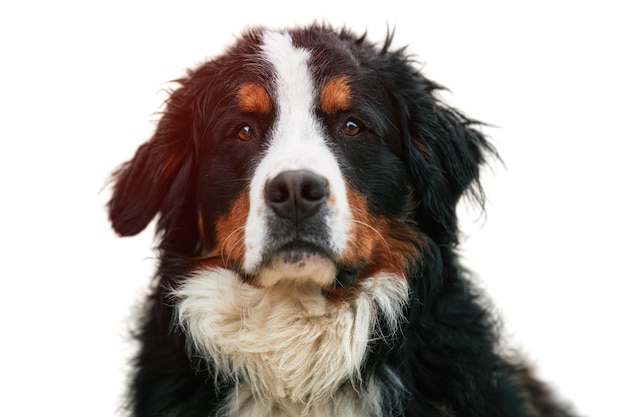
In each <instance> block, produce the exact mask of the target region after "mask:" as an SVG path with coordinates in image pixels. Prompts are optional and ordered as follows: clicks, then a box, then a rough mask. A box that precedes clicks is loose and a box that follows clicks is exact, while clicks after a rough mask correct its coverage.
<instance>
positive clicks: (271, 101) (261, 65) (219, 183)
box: [109, 27, 487, 294]
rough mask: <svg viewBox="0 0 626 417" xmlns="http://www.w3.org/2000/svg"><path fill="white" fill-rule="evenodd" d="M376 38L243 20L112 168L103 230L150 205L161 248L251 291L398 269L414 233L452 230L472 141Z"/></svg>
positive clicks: (127, 226) (407, 260) (346, 280)
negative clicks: (244, 30) (133, 150)
mask: <svg viewBox="0 0 626 417" xmlns="http://www.w3.org/2000/svg"><path fill="white" fill-rule="evenodd" d="M387 46H388V45H385V46H384V47H383V48H382V50H377V49H376V48H375V47H374V46H373V45H371V44H369V43H367V42H365V41H364V40H363V39H356V38H354V37H352V36H351V35H349V34H347V33H339V34H338V33H336V32H333V31H330V30H328V29H325V28H320V27H314V28H309V29H304V30H296V31H291V32H280V33H278V32H270V31H252V32H250V33H249V34H248V35H247V36H245V37H244V38H243V39H242V40H241V41H240V42H239V43H237V44H236V45H235V46H234V47H233V48H231V49H230V50H229V51H227V53H226V54H224V55H223V56H221V57H219V58H217V59H215V60H213V61H210V62H208V63H206V64H204V65H202V66H200V67H199V68H197V69H196V70H193V71H190V72H189V74H188V76H187V77H186V78H184V79H182V80H180V81H179V82H180V84H181V86H180V88H178V89H177V90H175V91H174V92H173V93H172V95H171V97H170V99H169V101H168V103H167V109H166V111H165V113H164V114H163V117H162V119H161V121H160V123H159V126H158V128H157V131H156V132H155V135H154V137H153V138H152V139H151V140H150V141H149V142H147V143H146V144H144V145H143V146H142V147H141V148H140V149H139V151H138V152H137V154H136V155H135V157H134V159H133V160H131V161H130V162H128V163H127V164H126V165H124V166H122V168H121V169H120V170H119V171H118V172H117V173H116V175H115V180H116V184H115V192H114V195H113V198H112V199H111V202H110V205H109V207H110V213H111V219H112V222H113V225H114V227H115V229H116V230H117V231H118V233H120V234H122V235H131V234H134V233H137V232H138V231H140V230H141V229H143V228H144V227H145V226H146V225H147V223H148V222H149V221H150V220H151V219H152V218H153V217H154V216H156V215H157V214H160V218H159V225H158V227H159V229H160V231H161V233H162V244H161V248H162V249H164V250H165V251H166V252H167V253H170V254H172V255H173V256H178V257H184V258H187V259H192V258H193V259H194V260H196V261H197V262H205V263H207V265H218V266H220V267H225V268H228V269H231V270H233V271H236V272H237V273H238V274H239V275H240V276H241V278H242V279H243V280H244V281H246V282H248V283H250V284H252V285H254V286H258V287H270V286H273V285H275V284H276V283H278V282H282V281H284V280H289V281H292V282H314V283H315V284H316V285H318V286H320V287H321V288H322V289H323V290H324V291H327V292H328V293H329V294H332V293H334V291H336V290H338V291H339V290H341V288H346V287H348V286H350V284H352V283H353V282H355V281H358V280H359V279H362V278H366V277H370V276H373V275H374V274H376V273H377V272H380V271H387V272H392V273H395V274H397V275H399V276H402V275H403V273H404V271H405V270H406V268H407V267H409V265H410V264H412V263H414V262H415V261H416V259H417V257H418V249H417V248H418V247H419V241H420V240H421V239H422V238H423V236H424V234H426V235H428V236H430V237H431V238H433V239H436V240H440V241H441V242H442V243H449V242H451V241H453V240H454V235H455V232H456V217H455V216H454V209H455V205H456V202H457V201H458V199H459V197H460V195H461V193H462V192H463V191H464V190H465V189H466V188H467V187H468V186H469V185H470V183H471V182H472V181H473V180H474V179H475V177H476V175H477V170H478V165H479V163H480V162H481V161H482V153H481V148H484V147H486V146H487V145H486V143H485V141H484V138H483V137H482V136H481V135H480V134H479V133H477V132H476V131H474V130H472V129H470V128H469V126H468V124H469V123H468V121H467V120H465V119H464V118H462V117H461V116H459V115H458V114H457V113H455V112H454V111H452V110H449V109H445V108H443V107H441V106H440V105H439V104H438V102H437V101H436V99H435V98H434V97H433V96H432V92H433V90H435V89H436V88H437V86H436V85H435V84H433V83H431V82H429V81H428V80H426V79H424V78H423V77H422V76H421V75H420V74H419V73H418V72H417V71H415V70H414V69H412V68H411V66H410V62H409V61H408V59H407V58H406V57H405V56H404V55H403V54H402V53H401V52H396V53H390V52H388V51H387Z"/></svg>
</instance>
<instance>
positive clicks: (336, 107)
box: [320, 75, 352, 114]
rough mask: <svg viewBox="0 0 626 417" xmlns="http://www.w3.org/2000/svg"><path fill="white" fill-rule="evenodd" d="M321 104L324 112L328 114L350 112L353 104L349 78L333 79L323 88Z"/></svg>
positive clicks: (339, 77) (338, 77)
mask: <svg viewBox="0 0 626 417" xmlns="http://www.w3.org/2000/svg"><path fill="white" fill-rule="evenodd" d="M320 103H321V107H322V111H323V112H324V113H327V114H332V113H335V112H337V111H341V110H348V109H349V108H350V104H351V103H352V91H351V89H350V85H349V84H348V77H346V76H345V75H341V76H336V77H333V78H331V79H330V80H329V81H328V82H327V83H326V85H324V87H323V88H322V92H321V94H320Z"/></svg>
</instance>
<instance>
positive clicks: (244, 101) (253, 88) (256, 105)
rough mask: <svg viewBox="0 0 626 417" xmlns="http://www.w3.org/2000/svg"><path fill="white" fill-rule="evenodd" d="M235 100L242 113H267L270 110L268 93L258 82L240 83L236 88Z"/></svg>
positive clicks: (270, 103) (270, 104) (270, 102)
mask: <svg viewBox="0 0 626 417" xmlns="http://www.w3.org/2000/svg"><path fill="white" fill-rule="evenodd" d="M237 101H238V102H239V109H240V110H241V111H242V112H244V113H258V114H267V113H269V112H270V111H271V110H272V101H271V99H270V95H269V94H268V92H267V91H266V90H265V88H263V87H262V86H261V85H259V84H255V83H245V84H242V85H241V86H240V87H239V89H238V90H237Z"/></svg>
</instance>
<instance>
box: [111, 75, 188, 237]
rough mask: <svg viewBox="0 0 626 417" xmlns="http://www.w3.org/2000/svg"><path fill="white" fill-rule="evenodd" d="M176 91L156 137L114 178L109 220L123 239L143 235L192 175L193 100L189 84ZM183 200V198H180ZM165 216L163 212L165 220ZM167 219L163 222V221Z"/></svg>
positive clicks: (121, 167) (168, 104)
mask: <svg viewBox="0 0 626 417" xmlns="http://www.w3.org/2000/svg"><path fill="white" fill-rule="evenodd" d="M178 82H179V83H180V84H181V86H180V87H179V88H178V89H176V90H174V91H173V92H172V93H171V95H170V97H169V99H168V100H167V102H166V107H165V111H164V112H163V114H162V116H161V119H160V121H159V123H158V125H157V128H156V131H155V133H154V135H153V136H152V138H151V139H150V140H149V141H148V142H146V143H144V144H143V145H141V146H140V147H139V149H138V150H137V152H136V153H135V156H134V157H133V158H132V159H131V160H130V161H127V162H125V163H124V164H122V165H121V166H120V167H119V168H118V169H117V170H116V171H115V172H114V173H113V175H112V177H111V182H112V183H113V193H112V196H111V199H110V200H109V203H108V209H109V219H110V221H111V224H112V225H113V228H114V229H115V231H116V232H117V233H118V234H119V235H121V236H132V235H135V234H137V233H139V232H141V231H142V230H143V229H144V228H145V227H146V226H147V225H148V223H150V221H151V220H152V219H153V218H154V217H155V216H156V215H157V213H159V211H162V208H163V206H164V202H165V201H166V200H171V201H172V202H174V204H176V203H175V201H177V199H176V198H175V197H174V198H172V197H168V195H170V194H172V187H173V185H174V184H176V183H180V184H183V183H184V182H185V178H183V177H186V176H187V175H189V172H188V171H189V166H190V162H189V158H192V157H193V152H192V149H190V148H192V147H193V140H192V137H191V136H192V132H191V129H192V120H191V117H192V111H191V106H192V98H191V97H188V94H187V89H186V88H185V83H186V82H187V79H183V80H179V81H178ZM178 200H182V196H180V195H179V196H178ZM164 215H165V213H161V217H163V216H164ZM161 220H163V219H161Z"/></svg>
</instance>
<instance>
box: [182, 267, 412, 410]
mask: <svg viewBox="0 0 626 417" xmlns="http://www.w3.org/2000/svg"><path fill="white" fill-rule="evenodd" d="M174 296H175V297H176V299H177V300H178V304H177V308H178V315H179V320H180V323H181V325H182V326H183V328H184V329H185V331H186V332H187V334H188V336H189V337H190V338H191V339H192V340H193V343H194V345H195V348H196V349H197V351H199V352H201V353H202V354H204V355H205V357H206V359H207V360H209V361H211V362H212V363H213V364H214V367H215V369H216V371H217V372H218V373H219V374H221V375H223V376H226V377H229V378H232V379H233V380H234V381H235V384H236V387H237V388H236V390H235V391H234V392H233V394H232V396H231V398H230V400H229V402H228V403H229V404H228V405H225V407H226V408H227V409H228V410H225V411H226V414H232V415H251V416H252V415H254V416H257V417H259V416H263V415H268V416H269V415H272V416H292V415H295V416H300V415H310V416H315V415H338V414H336V411H339V410H334V409H335V408H336V407H340V409H341V410H342V411H344V412H347V411H348V410H351V411H350V412H349V413H348V414H342V415H355V416H366V415H368V414H370V413H371V412H374V411H375V408H376V407H375V403H376V401H375V397H376V395H377V394H376V392H371V391H376V389H375V387H374V386H373V384H374V383H373V381H362V378H361V375H360V369H361V365H362V363H363V360H364V359H365V355H366V351H367V345H368V343H369V341H370V340H371V339H372V338H375V337H384V336H388V335H381V334H379V332H378V330H377V329H379V328H380V327H379V326H377V323H378V322H379V321H380V320H384V321H385V322H386V324H387V326H383V328H385V327H386V328H389V329H392V330H391V331H395V326H396V324H397V323H398V322H399V321H400V319H401V314H402V306H403V304H404V303H405V302H406V300H407V297H408V289H407V285H406V281H405V280H404V279H403V278H402V277H399V276H397V275H392V274H385V273H381V274H378V275H376V276H374V277H371V278H369V279H365V280H363V281H362V282H361V283H360V285H359V288H358V292H357V293H356V295H355V296H354V297H353V298H352V299H350V300H349V301H343V302H331V301H329V300H328V299H327V298H326V297H324V296H323V295H322V293H321V291H320V288H319V287H318V286H315V285H313V284H310V285H309V284H302V283H301V284H298V285H295V284H289V283H279V284H277V285H276V286H274V287H270V288H263V289H259V288H255V287H252V286H250V285H247V284H245V283H243V282H242V281H241V280H240V279H239V278H238V277H237V276H236V274H235V273H233V272H232V271H229V270H225V269H213V270H207V271H201V272H197V273H196V274H194V275H192V276H190V277H189V278H188V279H187V280H186V282H185V284H184V285H183V286H182V287H181V288H180V289H178V290H177V291H175V292H174ZM361 390H367V391H368V398H369V400H368V401H363V400H362V399H358V400H357V398H356V397H358V396H359V392H360V391H361ZM372 400H373V403H372V402H371V401H372ZM368 403H369V404H368ZM246 410H247V411H246ZM262 410H264V411H262ZM272 410H275V411H272ZM368 410H369V411H368Z"/></svg>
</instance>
